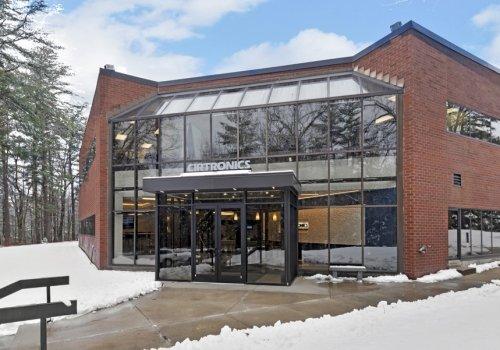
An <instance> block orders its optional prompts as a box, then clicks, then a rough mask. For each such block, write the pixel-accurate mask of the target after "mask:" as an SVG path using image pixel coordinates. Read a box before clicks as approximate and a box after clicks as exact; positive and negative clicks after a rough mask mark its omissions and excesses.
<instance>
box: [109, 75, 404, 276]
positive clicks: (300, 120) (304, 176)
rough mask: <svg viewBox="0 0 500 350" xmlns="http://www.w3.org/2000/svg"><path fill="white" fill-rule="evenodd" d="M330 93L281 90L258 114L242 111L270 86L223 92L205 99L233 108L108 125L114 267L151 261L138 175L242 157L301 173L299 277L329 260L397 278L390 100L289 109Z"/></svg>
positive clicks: (256, 166) (343, 85) (342, 85)
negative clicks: (392, 273) (110, 127)
mask: <svg viewBox="0 0 500 350" xmlns="http://www.w3.org/2000/svg"><path fill="white" fill-rule="evenodd" d="M356 84H357V83H356V81H355V80H354V79H347V80H346V81H342V82H341V81H340V80H339V81H335V82H334V81H330V86H329V91H330V96H333V95H332V93H331V91H332V89H333V91H335V94H334V96H344V95H345V96H353V95H355V94H361V93H363V92H366V91H365V90H361V89H360V90H357V89H358V87H357V86H358V85H356ZM326 86H327V84H326V80H322V79H318V80H311V81H309V82H303V83H302V87H301V89H300V93H299V95H297V91H298V89H297V87H296V86H295V85H294V86H290V84H288V85H287V84H285V85H283V86H280V87H279V89H277V90H276V91H275V92H274V97H273V98H274V100H273V101H274V102H275V103H276V105H272V106H267V107H258V108H252V107H245V106H247V105H248V106H251V105H252V104H256V103H257V102H259V101H260V103H261V104H262V105H265V104H266V103H267V102H268V101H269V102H270V100H269V99H270V98H271V97H272V96H273V95H272V93H270V92H269V87H255V88H247V89H246V90H245V93H244V94H243V92H242V91H241V90H238V89H235V90H234V91H230V90H228V91H224V92H222V93H221V94H220V96H219V99H220V102H219V99H214V100H212V99H211V98H212V97H213V96H212V97H210V101H209V102H211V103H214V101H215V106H216V107H217V106H218V105H219V106H223V107H226V106H228V103H229V105H231V104H232V103H236V101H238V103H239V106H240V107H239V108H238V109H233V110H225V111H221V112H211V113H201V114H200V113H199V112H194V111H193V112H191V113H190V112H184V113H182V114H177V115H169V116H164V115H160V116H158V117H156V118H152V119H149V118H150V116H148V119H143V120H133V121H117V122H114V123H113V130H114V131H113V157H112V161H113V169H114V172H113V179H114V188H115V191H116V192H115V195H114V215H115V217H114V246H115V254H114V259H113V262H114V263H139V262H140V263H141V264H142V263H145V259H148V258H149V255H150V254H149V252H150V251H151V250H150V249H149V248H152V247H151V246H150V244H151V243H150V242H149V240H148V238H147V237H149V236H150V235H149V229H148V222H150V221H149V216H148V215H147V214H146V213H147V212H148V210H150V209H149V208H151V209H154V206H152V207H149V206H148V205H147V203H148V199H147V198H150V196H151V197H152V195H150V194H142V191H141V187H142V178H143V177H145V176H153V175H163V176H167V175H176V174H180V173H183V172H185V171H189V169H188V166H190V165H191V164H196V163H199V162H201V163H205V162H211V161H232V160H242V159H244V160H250V162H251V169H252V171H271V170H272V171H278V170H293V171H295V173H296V174H297V176H298V178H299V180H300V182H301V184H302V193H301V194H299V201H298V210H299V211H298V218H297V221H298V232H299V234H298V237H299V239H298V240H299V242H298V246H299V256H298V259H299V262H300V263H301V267H299V268H302V270H303V271H304V272H306V273H308V272H309V271H316V270H318V269H320V270H324V272H326V270H327V266H328V264H331V263H338V264H358V263H359V264H365V265H366V266H367V267H368V268H369V269H370V270H377V271H378V270H381V271H382V270H383V271H395V270H396V268H397V253H396V251H397V248H396V246H397V240H396V236H397V222H396V217H397V215H396V212H397V210H396V208H397V201H396V199H397V196H396V188H397V184H396V148H397V111H396V95H383V94H380V95H379V96H372V97H359V98H352V97H349V98H347V99H342V98H340V99H339V98H338V97H335V98H330V99H327V100H323V101H320V102H312V103H299V102H294V101H296V100H297V99H300V98H304V96H306V97H305V98H318V99H322V98H325V96H328V94H326V95H325V92H324V91H323V89H324V88H325V87H326ZM347 88H349V89H350V90H349V91H348V92H346V91H344V90H345V89H347ZM368 88H369V87H368ZM368 88H367V89H368ZM343 89H344V90H343ZM343 91H344V92H343ZM242 96H243V97H242ZM207 98H209V97H208V94H207V96H205V97H204V99H207ZM176 99H177V100H179V101H178V104H179V103H181V102H182V101H181V98H176ZM186 99H191V100H193V97H192V96H191V97H186ZM174 100H175V99H174ZM231 101H232V102H231ZM256 101H257V102H256ZM193 103H194V102H193ZM200 103H201V102H200ZM162 106H163V107H162V108H163V109H162V111H163V112H162V113H174V112H172V108H174V107H175V106H177V104H174V105H172V103H170V104H168V103H166V102H164V103H163V104H162ZM165 106H166V107H165ZM172 106H173V107H172ZM169 107H171V108H170V109H169ZM175 108H177V107H175ZM179 108H180V107H179ZM182 108H185V109H184V110H186V109H188V105H186V106H184V107H182ZM182 108H180V109H176V110H182ZM196 108H197V107H196ZM221 108H222V107H221ZM189 110H193V108H191V107H189ZM159 113H160V112H159ZM141 123H144V124H143V125H141ZM136 135H137V136H136ZM150 145H151V146H150ZM141 198H142V199H141ZM141 201H142V202H141ZM143 258H144V259H143ZM150 262H151V263H154V260H150Z"/></svg>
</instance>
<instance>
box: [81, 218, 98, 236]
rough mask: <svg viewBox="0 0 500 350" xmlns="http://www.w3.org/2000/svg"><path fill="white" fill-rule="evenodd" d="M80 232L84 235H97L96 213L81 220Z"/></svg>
mask: <svg viewBox="0 0 500 350" xmlns="http://www.w3.org/2000/svg"><path fill="white" fill-rule="evenodd" d="M80 234H82V235H90V236H94V235H95V215H92V216H89V217H88V218H86V219H84V220H82V221H80Z"/></svg>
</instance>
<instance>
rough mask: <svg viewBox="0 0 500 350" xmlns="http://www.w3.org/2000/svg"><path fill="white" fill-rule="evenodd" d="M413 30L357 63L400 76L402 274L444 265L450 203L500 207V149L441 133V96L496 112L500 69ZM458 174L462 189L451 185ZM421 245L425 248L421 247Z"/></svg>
mask: <svg viewBox="0 0 500 350" xmlns="http://www.w3.org/2000/svg"><path fill="white" fill-rule="evenodd" d="M443 50H444V48H442V47H441V48H440V47H439V44H437V43H435V42H433V41H431V40H429V39H428V38H426V37H424V36H422V35H421V34H418V33H416V32H407V33H406V34H405V35H403V36H399V37H397V38H395V39H394V40H392V42H390V43H389V44H387V45H385V46H384V47H382V48H380V49H379V50H376V51H374V52H372V53H370V54H369V55H367V56H365V57H364V58H362V59H360V60H359V62H357V64H358V65H359V66H360V67H361V66H363V67H365V68H370V69H372V70H377V71H378V72H380V71H381V72H383V73H389V74H391V75H398V76H399V77H404V79H405V94H404V102H403V104H404V118H403V163H404V166H403V178H404V180H403V186H404V195H403V208H404V209H403V210H404V223H403V225H404V226H403V227H404V235H405V239H404V252H405V253H404V254H405V256H404V272H405V273H407V274H408V275H409V276H411V277H418V276H421V275H424V274H427V273H432V272H436V271H437V270H439V269H443V268H446V267H447V256H448V249H447V244H448V236H447V209H448V207H452V206H458V207H472V208H485V209H486V208H488V209H500V186H499V185H498V184H499V183H500V177H499V176H500V175H499V174H500V161H499V159H500V147H499V146H496V145H492V144H488V143H485V142H481V141H477V140H472V139H468V138H465V137H462V136H457V135H453V134H450V133H448V132H447V131H446V117H445V115H446V108H445V103H446V100H447V99H448V100H452V101H454V102H457V103H460V104H463V105H466V106H470V107H472V108H476V109H478V110H480V111H482V112H484V113H488V114H490V115H493V116H498V117H500V99H499V98H498V97H499V96H500V75H499V74H497V73H494V72H493V71H491V70H489V69H487V68H484V67H482V66H480V65H478V64H476V63H474V62H472V61H470V60H468V59H466V58H464V57H462V56H460V55H458V54H456V53H454V52H452V51H450V50H445V51H443ZM453 172H459V173H462V176H463V181H464V185H463V188H455V187H454V186H453V184H452V174H453ZM421 244H426V245H428V246H429V250H428V253H427V254H425V255H422V254H420V253H418V248H419V247H420V245H421Z"/></svg>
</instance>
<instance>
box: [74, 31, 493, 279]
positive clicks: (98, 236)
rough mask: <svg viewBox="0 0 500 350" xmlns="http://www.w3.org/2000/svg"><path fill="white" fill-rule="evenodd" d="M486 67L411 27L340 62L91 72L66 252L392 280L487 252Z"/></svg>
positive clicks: (134, 262)
mask: <svg viewBox="0 0 500 350" xmlns="http://www.w3.org/2000/svg"><path fill="white" fill-rule="evenodd" d="M499 96H500V74H499V69H498V68H496V67H494V66H492V65H490V64H488V63H487V62H484V61H483V60H481V59H479V58H477V57H475V56H473V55H472V54H470V53H468V52H466V51H464V50H463V49H461V48H459V47H457V46H456V45H454V44H452V43H450V42H448V41H446V40H445V39H443V38H441V37H439V36H438V35H436V34H434V33H432V32H431V31H429V30H427V29H425V28H423V27H422V26H420V25H418V24H417V23H415V22H408V23H406V24H404V25H402V26H395V27H393V28H392V31H391V33H390V34H388V35H387V36H385V37H384V38H382V39H380V40H379V41H377V42H376V43H374V44H372V45H371V46H369V47H367V48H366V49H364V50H363V51H361V52H359V53H357V54H356V55H354V56H352V57H345V58H338V59H331V60H324V61H316V62H309V63H301V64H294V65H287V66H281V67H273V68H266V69H257V70H251V71H244V72H236V73H227V74H219V75H212V76H204V77H196V78H188V79H180V80H174V81H159V82H157V81H151V80H147V79H141V78H137V77H134V76H130V75H126V74H122V73H118V72H115V71H114V69H112V67H110V66H108V67H107V68H106V67H105V68H104V69H101V70H100V72H99V77H98V81H97V86H96V91H95V95H94V100H93V103H92V108H91V111H90V116H89V119H88V123H87V127H86V131H85V135H84V140H83V144H82V148H81V151H80V169H81V177H82V184H81V192H80V213H79V214H80V220H81V227H82V234H81V235H80V238H79V239H80V246H81V247H82V249H83V250H84V251H85V252H86V253H87V254H88V255H89V257H90V258H91V259H92V261H93V262H94V263H95V264H96V265H97V266H98V267H99V268H138V269H148V268H149V269H153V268H155V271H156V275H157V278H158V279H168V280H206V281H222V282H225V281H227V282H244V283H271V284H275V283H278V284H288V283H290V282H291V281H292V280H293V277H294V276H295V275H297V274H308V273H313V272H323V273H326V272H327V271H328V266H329V265H332V264H336V265H339V264H340V265H342V264H347V265H363V266H365V267H366V268H367V269H368V270H369V271H372V272H377V273H378V272H384V273H385V272H403V273H406V274H407V275H409V276H410V277H419V276H421V275H424V274H427V273H432V272H435V271H437V270H439V269H443V268H446V267H447V266H448V264H449V262H450V260H452V261H460V260H461V261H466V260H477V259H488V258H491V257H493V256H495V255H497V256H498V255H500V185H499V184H500V99H499Z"/></svg>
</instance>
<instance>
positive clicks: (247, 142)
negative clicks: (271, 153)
mask: <svg viewBox="0 0 500 350" xmlns="http://www.w3.org/2000/svg"><path fill="white" fill-rule="evenodd" d="M239 116H240V118H239V122H240V135H239V144H240V145H239V147H240V156H241V157H255V156H257V157H259V156H265V155H266V114H265V110H264V109H260V108H259V109H247V110H243V111H240V112H239Z"/></svg>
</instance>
